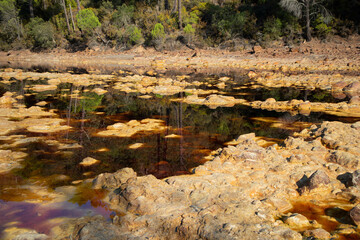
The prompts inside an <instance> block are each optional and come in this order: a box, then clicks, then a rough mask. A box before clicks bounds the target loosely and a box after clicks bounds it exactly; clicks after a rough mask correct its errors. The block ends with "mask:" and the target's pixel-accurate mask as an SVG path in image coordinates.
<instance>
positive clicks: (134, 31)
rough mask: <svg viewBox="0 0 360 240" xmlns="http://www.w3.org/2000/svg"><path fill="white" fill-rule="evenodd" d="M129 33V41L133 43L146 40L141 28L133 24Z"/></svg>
mask: <svg viewBox="0 0 360 240" xmlns="http://www.w3.org/2000/svg"><path fill="white" fill-rule="evenodd" d="M128 33H129V43H130V44H131V45H137V44H141V43H142V42H143V41H144V38H143V35H142V33H141V29H139V28H138V27H137V26H135V25H133V26H131V27H130V28H129V30H128Z"/></svg>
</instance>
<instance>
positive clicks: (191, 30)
mask: <svg viewBox="0 0 360 240" xmlns="http://www.w3.org/2000/svg"><path fill="white" fill-rule="evenodd" d="M184 33H185V34H187V35H193V34H194V33H195V29H194V28H193V27H192V25H190V24H187V25H186V26H185V27H184Z"/></svg>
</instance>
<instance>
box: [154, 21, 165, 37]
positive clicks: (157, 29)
mask: <svg viewBox="0 0 360 240" xmlns="http://www.w3.org/2000/svg"><path fill="white" fill-rule="evenodd" d="M151 37H152V39H161V38H164V37H165V31H164V26H163V25H162V24H161V23H157V24H155V26H154V29H153V30H152V31H151Z"/></svg>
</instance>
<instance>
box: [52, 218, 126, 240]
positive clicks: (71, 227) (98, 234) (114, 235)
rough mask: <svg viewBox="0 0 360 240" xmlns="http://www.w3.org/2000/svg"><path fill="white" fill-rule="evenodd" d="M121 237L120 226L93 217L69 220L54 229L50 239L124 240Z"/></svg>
mask: <svg viewBox="0 0 360 240" xmlns="http://www.w3.org/2000/svg"><path fill="white" fill-rule="evenodd" d="M121 235H122V234H121V230H120V229H119V227H118V226H115V225H114V224H112V223H109V222H108V221H106V220H105V219H104V218H103V217H102V216H92V217H82V218H77V219H69V220H68V221H66V222H65V223H62V224H61V225H59V226H56V227H54V228H52V229H51V232H50V238H49V239H52V240H62V239H82V240H93V239H94V240H105V239H124V238H123V237H122V236H121Z"/></svg>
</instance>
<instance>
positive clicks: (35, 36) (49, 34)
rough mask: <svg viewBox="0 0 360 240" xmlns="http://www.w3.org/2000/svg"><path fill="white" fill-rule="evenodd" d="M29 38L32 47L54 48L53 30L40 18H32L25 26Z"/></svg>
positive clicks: (48, 23)
mask: <svg viewBox="0 0 360 240" xmlns="http://www.w3.org/2000/svg"><path fill="white" fill-rule="evenodd" d="M26 30H27V33H28V36H29V38H30V39H31V41H32V42H33V46H34V47H39V48H42V49H49V48H53V47H55V45H56V43H55V39H54V34H55V30H54V28H53V26H52V24H51V23H50V22H45V21H44V20H43V19H41V18H38V17H37V18H33V19H31V21H30V22H29V23H28V24H27V25H26Z"/></svg>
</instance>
